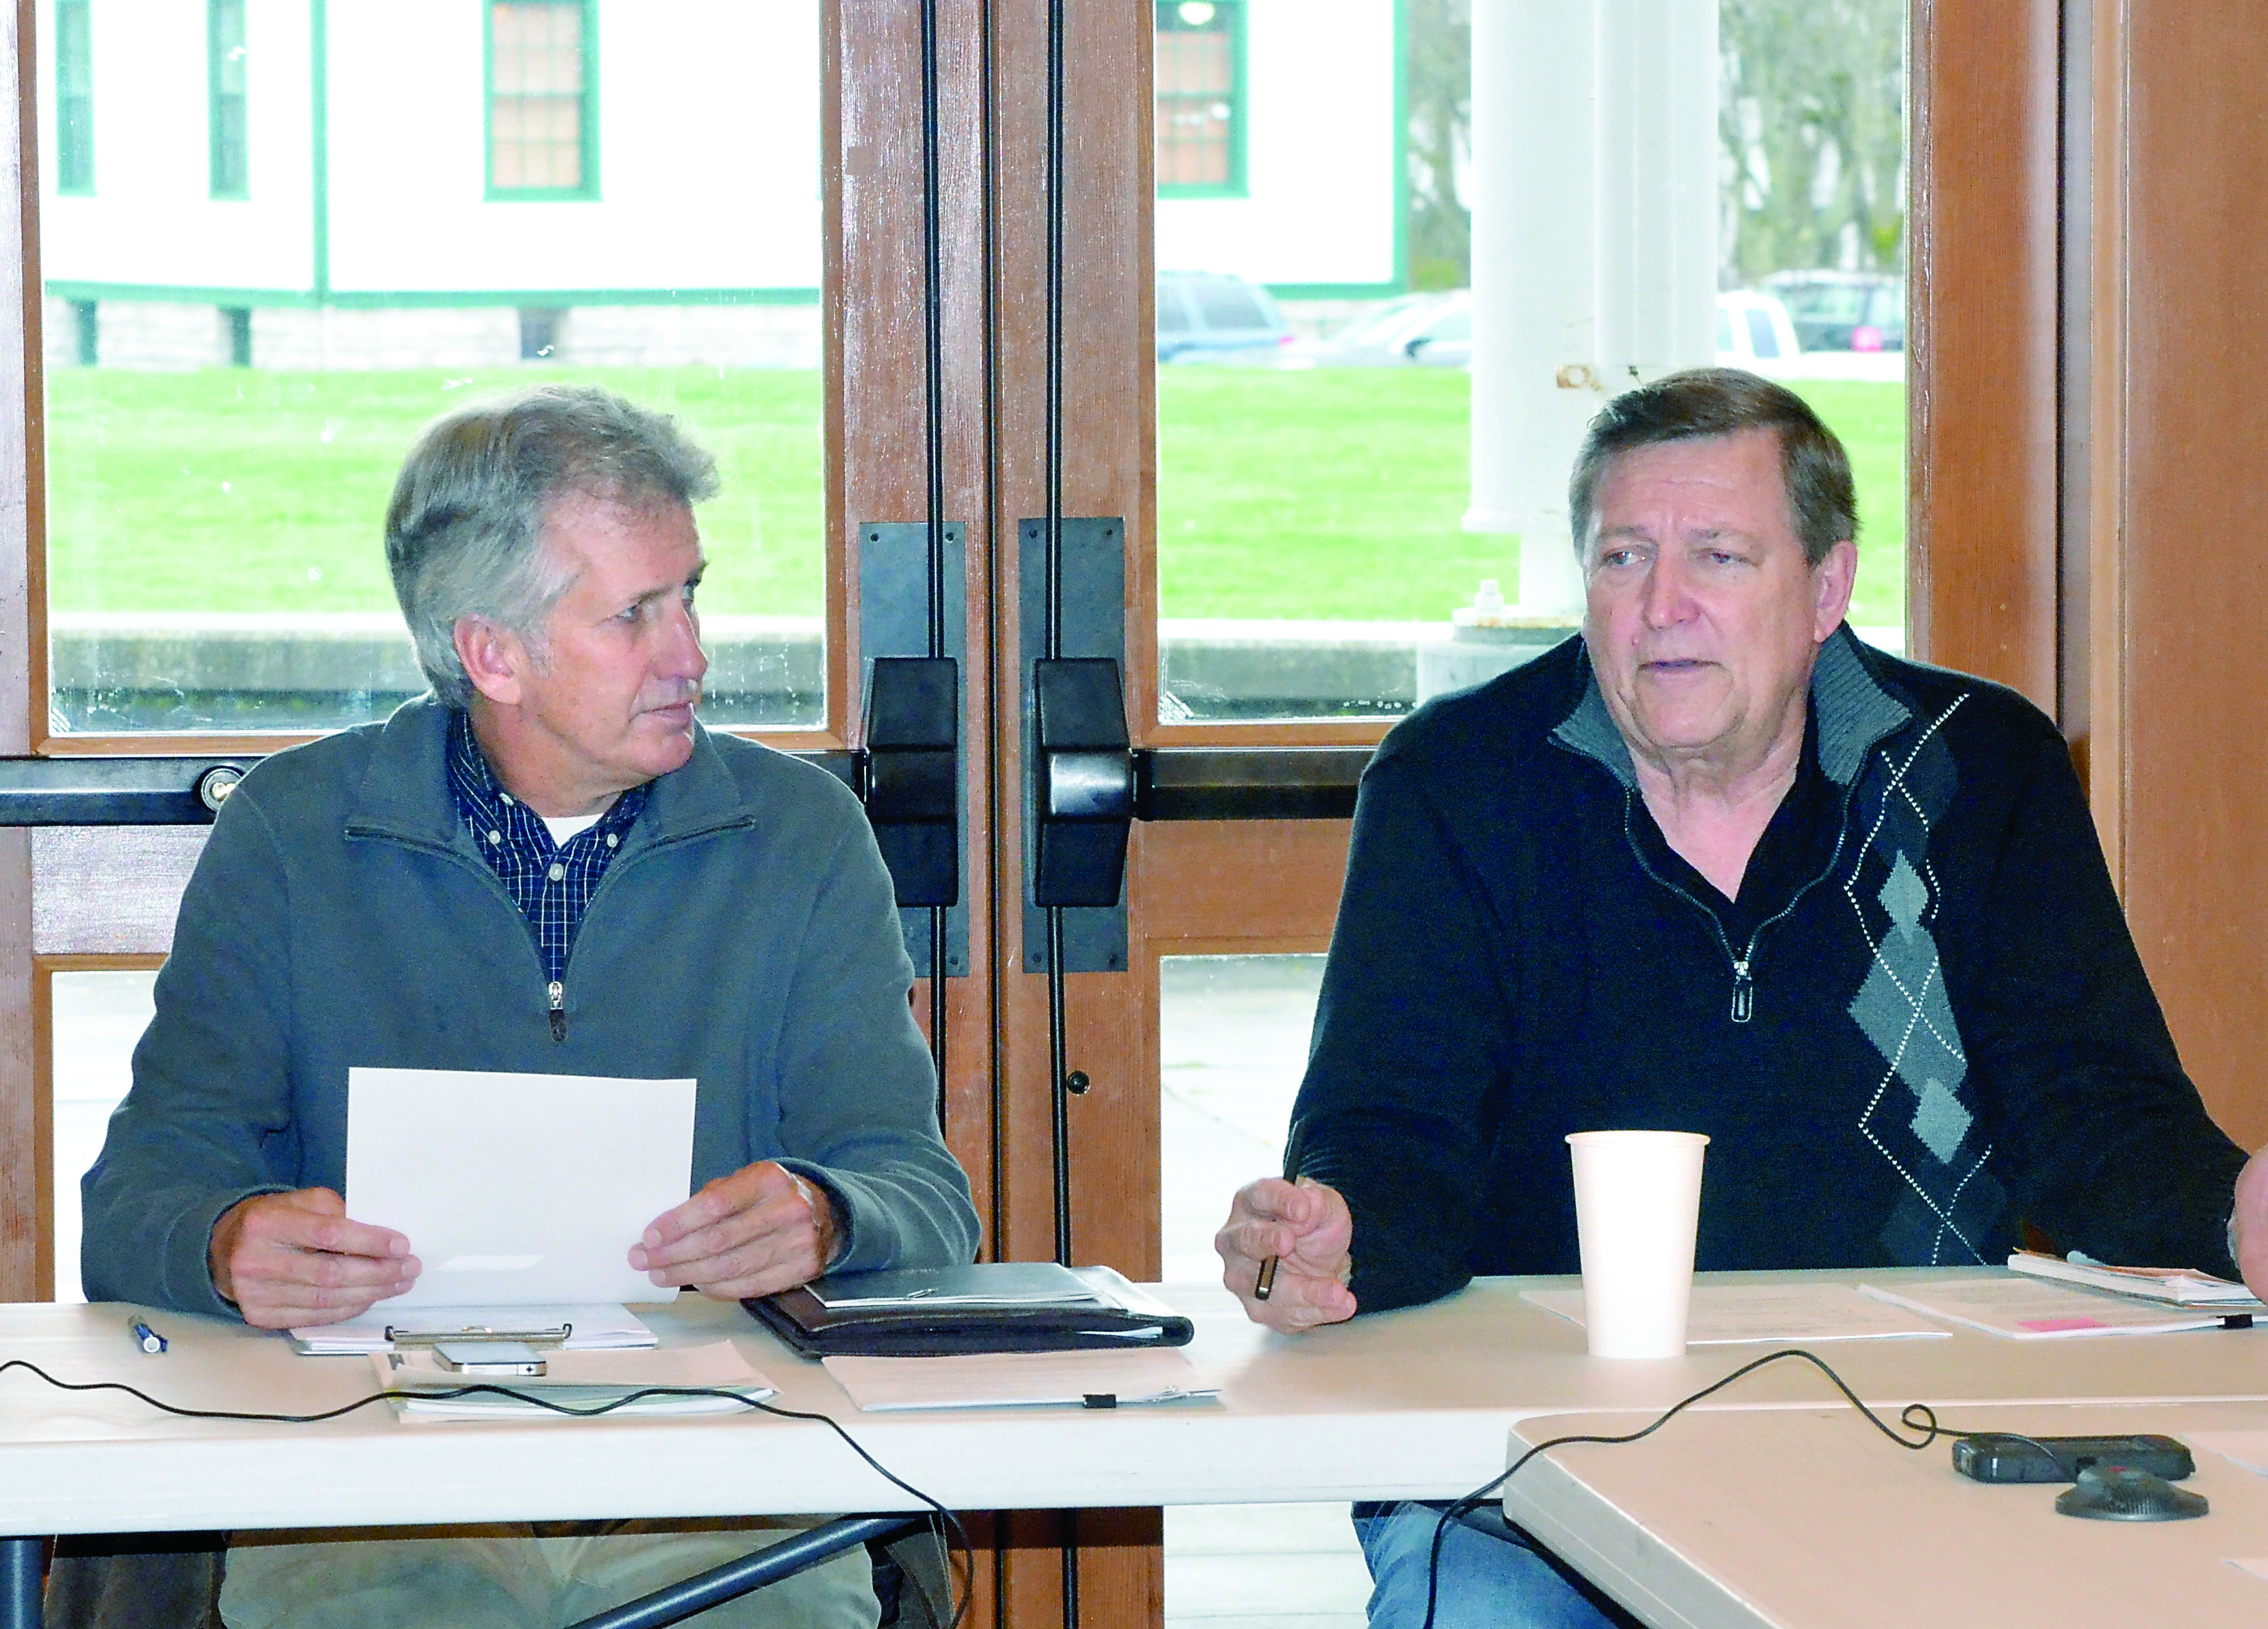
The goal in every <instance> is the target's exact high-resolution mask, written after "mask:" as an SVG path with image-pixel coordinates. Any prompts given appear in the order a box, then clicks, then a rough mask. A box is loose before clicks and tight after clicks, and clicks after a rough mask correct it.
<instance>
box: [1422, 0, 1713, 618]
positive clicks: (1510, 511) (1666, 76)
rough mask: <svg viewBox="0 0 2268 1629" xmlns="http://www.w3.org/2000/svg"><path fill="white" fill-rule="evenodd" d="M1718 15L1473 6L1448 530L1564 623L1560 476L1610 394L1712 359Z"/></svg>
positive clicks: (1566, 565)
mask: <svg viewBox="0 0 2268 1629" xmlns="http://www.w3.org/2000/svg"><path fill="white" fill-rule="evenodd" d="M1716 264H1717V6H1716V0H1475V4H1474V6H1473V458H1472V507H1471V508H1470V509H1469V510H1467V511H1466V512H1465V527H1466V529H1467V530H1468V531H1472V532H1514V533H1517V534H1518V535H1519V537H1520V539H1521V552H1520V599H1519V606H1518V609H1519V610H1520V611H1521V613H1524V614H1527V615H1531V616H1561V617H1565V618H1566V619H1567V620H1570V621H1572V620H1576V618H1578V617H1580V614H1581V611H1582V604H1583V591H1582V578H1581V575H1580V572H1579V571H1578V570H1577V569H1576V563H1575V557H1574V551H1573V544H1572V539H1571V537H1570V536H1569V532H1568V521H1567V474H1568V471H1569V469H1570V467H1571V466H1572V464H1573V463H1574V459H1575V451H1576V449H1577V447H1578V446H1579V445H1580V444H1581V441H1582V437H1583V430H1584V427H1585V426H1586V425H1587V423H1588V422H1590V419H1591V416H1592V415H1594V414H1595V413H1596V412H1597V411H1598V410H1599V408H1600V407H1602V406H1604V405H1605V403H1606V400H1607V399H1608V397H1609V394H1611V393H1614V392H1616V391H1618V390H1623V389H1627V388H1628V387H1629V386H1630V385H1633V384H1637V383H1639V382H1642V381H1644V380H1647V379H1652V378H1659V377H1660V376H1661V375H1662V374H1664V373H1667V372H1669V371H1673V370H1675V369H1677V368H1683V367H1691V366H1695V365H1698V364H1703V363H1707V362H1709V361H1710V360H1711V358H1712V356H1714V355H1715V349H1716V339H1715V323H1716V287H1717V283H1716Z"/></svg>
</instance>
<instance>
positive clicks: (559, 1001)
mask: <svg viewBox="0 0 2268 1629" xmlns="http://www.w3.org/2000/svg"><path fill="white" fill-rule="evenodd" d="M550 995H551V1038H552V1039H553V1040H555V1041H563V1040H565V1039H566V1038H567V987H566V986H565V985H563V984H562V983H560V982H559V980H556V979H554V980H552V981H551V988H550Z"/></svg>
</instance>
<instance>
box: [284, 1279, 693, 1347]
mask: <svg viewBox="0 0 2268 1629" xmlns="http://www.w3.org/2000/svg"><path fill="white" fill-rule="evenodd" d="M652 1293H653V1292H652V1290H651V1289H649V1290H648V1291H647V1292H646V1294H647V1295H652ZM560 1330H565V1331H567V1338H566V1339H565V1340H564V1341H563V1342H562V1343H561V1344H562V1345H563V1346H564V1347H565V1348H566V1349H567V1350H568V1351H570V1352H604V1351H620V1350H623V1349H626V1348H630V1347H637V1346H655V1345H658V1344H659V1343H658V1342H657V1341H656V1339H655V1338H654V1332H653V1331H652V1330H650V1329H648V1328H647V1327H646V1326H645V1324H644V1320H642V1319H641V1318H640V1317H638V1316H637V1314H636V1313H634V1312H632V1311H631V1310H630V1309H629V1308H628V1307H626V1306H623V1305H622V1304H621V1303H620V1302H615V1303H613V1304H610V1305H608V1306H593V1307H568V1306H550V1307H540V1306H539V1307H501V1308H499V1307H412V1308H409V1310H402V1307H401V1302H399V1301H381V1302H379V1303H378V1304H377V1305H376V1306H374V1307H372V1309H371V1310H369V1311H367V1312H365V1313H364V1314H363V1315H362V1316H361V1317H357V1318H349V1319H347V1320H346V1321H345V1322H343V1323H340V1324H303V1325H301V1326H300V1327H299V1328H298V1329H295V1330H293V1331H292V1332H291V1339H292V1342H293V1344H294V1345H296V1346H298V1348H299V1350H300V1351H302V1352H304V1353H306V1354H307V1355H308V1356H309V1357H349V1356H360V1355H361V1354H364V1353H366V1352H385V1351H388V1350H391V1349H392V1348H393V1346H394V1344H395V1341H394V1337H395V1336H396V1335H399V1336H401V1337H402V1338H403V1339H406V1340H407V1341H409V1343H410V1344H412V1345H431V1343H432V1342H433V1340H434V1339H437V1338H439V1337H443V1336H448V1337H461V1338H462V1339H468V1340H525V1341H528V1342H530V1343H531V1344H533V1345H537V1346H545V1345H548V1343H549V1340H550V1339H552V1338H553V1337H554V1336H555V1335H556V1332H558V1331H560Z"/></svg>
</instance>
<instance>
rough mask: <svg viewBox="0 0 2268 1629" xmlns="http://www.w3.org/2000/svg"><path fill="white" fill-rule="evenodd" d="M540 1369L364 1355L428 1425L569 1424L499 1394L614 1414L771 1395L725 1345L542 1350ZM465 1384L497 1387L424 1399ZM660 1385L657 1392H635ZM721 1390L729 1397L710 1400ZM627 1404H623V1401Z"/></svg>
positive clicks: (425, 1355) (713, 1407) (696, 1410)
mask: <svg viewBox="0 0 2268 1629" xmlns="http://www.w3.org/2000/svg"><path fill="white" fill-rule="evenodd" d="M541 1355H542V1358H543V1368H544V1372H543V1373H542V1374H541V1375H535V1376H518V1375H515V1376H510V1377H504V1376H478V1375H464V1374H452V1373H450V1372H449V1371H448V1370H446V1369H443V1368H441V1366H440V1365H439V1363H438V1362H437V1361H435V1359H434V1356H433V1354H432V1353H431V1352H430V1351H416V1352H379V1353H372V1354H371V1359H370V1361H371V1366H372V1368H373V1369H376V1370H377V1372H378V1383H379V1388H380V1389H381V1390H383V1391H387V1392H389V1393H392V1394H394V1407H395V1408H396V1409H397V1410H399V1411H400V1412H401V1413H402V1414H403V1415H404V1416H405V1417H418V1416H423V1417H425V1418H428V1419H435V1420H525V1419H551V1420H571V1419H574V1418H576V1416H574V1415H571V1414H562V1413H555V1412H554V1411H552V1410H549V1409H546V1408H543V1407H541V1405H538V1404H534V1403H529V1402H526V1401H523V1400H521V1399H520V1398H514V1397H506V1396H503V1395H501V1394H500V1392H501V1391H519V1392H525V1393H527V1396H529V1397H534V1398H542V1399H544V1401H546V1402H549V1403H555V1404H557V1405H560V1406H561V1407H563V1408H577V1409H591V1408H598V1407H600V1406H602V1405H606V1404H609V1403H614V1404H618V1405H619V1406H617V1407H615V1408H612V1409H608V1410H607V1415H608V1416H611V1415H614V1414H715V1413H740V1412H742V1411H743V1410H744V1409H745V1408H746V1407H747V1403H748V1402H750V1401H755V1402H761V1401H762V1400H763V1399H764V1398H769V1397H771V1396H772V1395H773V1394H774V1391H775V1388H774V1387H773V1385H772V1384H771V1383H770V1381H768V1380H766V1379H765V1378H764V1377H763V1376H762V1375H760V1374H758V1373H757V1372H756V1371H755V1369H752V1368H750V1367H749V1366H748V1360H747V1359H746V1358H744V1357H742V1356H741V1355H740V1351H739V1349H738V1348H737V1347H735V1346H733V1343H732V1342H731V1341H729V1340H716V1341H711V1342H710V1343H709V1344H708V1345H706V1346H669V1347H665V1348H661V1349H658V1350H653V1351H644V1352H546V1353H544V1354H541ZM468 1386H486V1387H495V1388H498V1389H499V1390H497V1391H475V1392H474V1393H473V1394H472V1395H471V1396H468V1397H446V1396H429V1395H424V1394H426V1393H432V1392H449V1391H460V1390H463V1389H464V1388H466V1387H468ZM656 1388H659V1389H661V1391H662V1393H663V1394H662V1395H658V1396H652V1397H638V1396H637V1395H636V1394H637V1393H639V1392H642V1391H649V1390H652V1389H656ZM672 1391H699V1392H702V1393H703V1395H701V1396H696V1397H683V1396H672V1395H668V1393H669V1392H672ZM710 1392H728V1393H730V1394H731V1395H729V1396H710V1395H706V1394H707V1393H710ZM626 1398H629V1399H632V1400H630V1401H624V1399H626Z"/></svg>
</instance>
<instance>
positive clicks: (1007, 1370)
mask: <svg viewBox="0 0 2268 1629" xmlns="http://www.w3.org/2000/svg"><path fill="white" fill-rule="evenodd" d="M820 1361H821V1362H822V1363H824V1364H825V1365H826V1366H827V1372H828V1374H830V1375H832V1376H835V1379H836V1383H838V1384H840V1385H841V1386H842V1388H843V1390H844V1391H848V1392H849V1393H850V1394H851V1401H852V1402H853V1403H856V1404H857V1405H858V1406H859V1407H860V1408H861V1409H863V1410H865V1412H867V1413H887V1412H888V1411H891V1410H895V1409H913V1408H1030V1407H1037V1406H1041V1405H1048V1404H1070V1405H1087V1406H1092V1407H1097V1408H1116V1407H1118V1406H1119V1405H1131V1404H1136V1403H1170V1402H1177V1401H1180V1400H1181V1399H1182V1398H1209V1397H1214V1396H1218V1395H1219V1391H1220V1388H1219V1386H1217V1385H1213V1384H1211V1383H1209V1382H1207V1381H1206V1379H1205V1378H1204V1376H1203V1375H1202V1374H1200V1373H1199V1372H1198V1370H1197V1365H1195V1364H1194V1363H1192V1362H1190V1361H1189V1358H1188V1357H1187V1356H1186V1355H1185V1354H1182V1352H1180V1351H1179V1350H1165V1351H1160V1350H1158V1349H1156V1348H1154V1347H1152V1348H1147V1349H1143V1350H1137V1351H1129V1352H996V1353H984V1354H969V1355H967V1356H961V1357H917V1358H896V1357H830V1358H822V1359H821V1360H820ZM1100 1398H1108V1399H1110V1400H1109V1401H1108V1402H1107V1403H1105V1402H1101V1401H1095V1402H1092V1403H1090V1401H1089V1399H1100Z"/></svg>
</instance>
